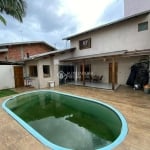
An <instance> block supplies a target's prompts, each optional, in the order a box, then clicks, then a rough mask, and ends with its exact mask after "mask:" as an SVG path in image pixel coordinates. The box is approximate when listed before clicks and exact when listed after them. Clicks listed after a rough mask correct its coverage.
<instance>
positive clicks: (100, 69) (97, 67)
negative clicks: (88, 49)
mask: <svg viewBox="0 0 150 150" xmlns="http://www.w3.org/2000/svg"><path fill="white" fill-rule="evenodd" d="M91 73H92V75H98V76H101V75H103V79H102V82H104V83H108V82H109V81H108V79H109V63H108V62H102V61H100V60H99V61H98V60H97V61H91Z"/></svg>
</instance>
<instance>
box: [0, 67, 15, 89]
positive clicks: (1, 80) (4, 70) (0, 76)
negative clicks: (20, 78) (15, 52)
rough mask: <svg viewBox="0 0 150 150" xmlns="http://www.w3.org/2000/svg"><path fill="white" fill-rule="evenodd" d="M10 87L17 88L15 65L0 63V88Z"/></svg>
mask: <svg viewBox="0 0 150 150" xmlns="http://www.w3.org/2000/svg"><path fill="white" fill-rule="evenodd" d="M9 88H15V80H14V69H13V66H12V65H0V90H1V89H9Z"/></svg>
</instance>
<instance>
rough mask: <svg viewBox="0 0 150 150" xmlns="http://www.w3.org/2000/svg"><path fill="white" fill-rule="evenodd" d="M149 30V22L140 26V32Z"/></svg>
mask: <svg viewBox="0 0 150 150" xmlns="http://www.w3.org/2000/svg"><path fill="white" fill-rule="evenodd" d="M144 30H148V22H142V23H139V24H138V31H139V32H140V31H144Z"/></svg>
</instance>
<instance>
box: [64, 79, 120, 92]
mask: <svg viewBox="0 0 150 150" xmlns="http://www.w3.org/2000/svg"><path fill="white" fill-rule="evenodd" d="M67 84H68V85H79V86H83V82H82V81H76V82H68V83H67ZM84 86H85V87H91V88H98V89H106V90H112V84H111V83H102V82H88V81H86V82H85V84H84ZM118 87H119V84H115V85H114V89H115V90H116V89H117V88H118Z"/></svg>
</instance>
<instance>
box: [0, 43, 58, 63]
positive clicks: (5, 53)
mask: <svg viewBox="0 0 150 150" xmlns="http://www.w3.org/2000/svg"><path fill="white" fill-rule="evenodd" d="M54 50H55V48H54V47H52V46H51V45H49V44H47V43H45V42H42V41H37V42H35V41H34V42H33V41H32V42H18V43H5V44H0V61H10V62H16V61H22V60H24V59H25V58H27V57H30V56H32V55H36V54H40V53H45V52H49V51H54Z"/></svg>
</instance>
